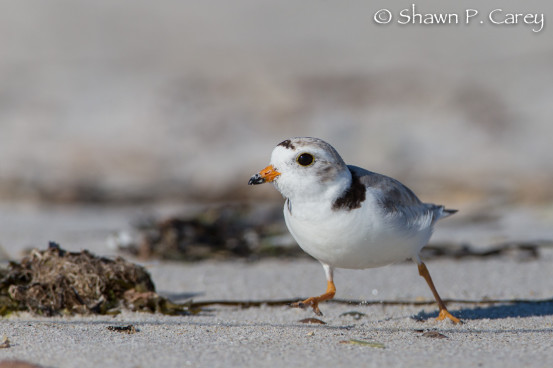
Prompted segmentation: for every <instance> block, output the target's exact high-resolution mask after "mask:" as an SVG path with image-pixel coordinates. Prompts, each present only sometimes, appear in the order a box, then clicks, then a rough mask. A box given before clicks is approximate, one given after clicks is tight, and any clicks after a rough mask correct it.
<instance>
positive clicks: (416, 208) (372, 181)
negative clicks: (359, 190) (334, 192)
mask: <svg viewBox="0 0 553 368" xmlns="http://www.w3.org/2000/svg"><path fill="white" fill-rule="evenodd" d="M348 168H349V170H350V171H351V173H352V175H354V176H357V177H358V178H359V181H360V182H361V184H363V185H364V186H365V187H366V188H367V189H371V190H373V193H374V194H375V196H376V199H377V201H378V203H379V204H380V206H381V208H382V210H383V211H384V212H385V213H386V214H387V215H390V216H394V217H399V218H401V219H402V220H403V221H406V222H408V223H416V222H419V221H420V220H421V218H423V217H427V216H432V219H431V222H432V223H434V222H436V221H437V220H439V219H440V218H443V217H446V216H449V215H452V214H454V213H455V212H457V210H446V209H445V208H444V206H441V205H436V204H432V203H423V202H421V200H420V199H419V198H418V197H417V196H416V195H415V193H413V191H412V190H411V189H409V188H407V187H406V186H405V185H403V184H402V183H400V182H399V181H397V180H396V179H393V178H390V177H389V176H386V175H382V174H378V173H375V172H372V171H368V170H365V169H362V168H360V167H357V166H352V165H348Z"/></svg>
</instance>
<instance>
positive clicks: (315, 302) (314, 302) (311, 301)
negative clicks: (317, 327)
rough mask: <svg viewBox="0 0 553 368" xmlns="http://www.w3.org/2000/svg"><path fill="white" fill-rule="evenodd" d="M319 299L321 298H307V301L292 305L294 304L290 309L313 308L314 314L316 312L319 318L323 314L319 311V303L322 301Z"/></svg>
mask: <svg viewBox="0 0 553 368" xmlns="http://www.w3.org/2000/svg"><path fill="white" fill-rule="evenodd" d="M319 298H320V297H316V296H312V297H311V298H307V299H305V300H303V301H301V302H296V303H292V304H290V307H292V308H302V309H305V308H307V307H309V306H311V308H313V312H315V314H316V315H317V316H322V315H323V313H322V312H321V310H320V309H319V301H320V299H319ZM325 300H326V299H325Z"/></svg>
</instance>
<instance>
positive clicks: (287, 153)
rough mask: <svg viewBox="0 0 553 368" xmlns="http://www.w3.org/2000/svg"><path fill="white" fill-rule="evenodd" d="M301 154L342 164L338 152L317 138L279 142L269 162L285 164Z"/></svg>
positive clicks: (299, 138)
mask: <svg viewBox="0 0 553 368" xmlns="http://www.w3.org/2000/svg"><path fill="white" fill-rule="evenodd" d="M303 152H308V153H311V154H313V155H314V156H315V157H316V158H318V159H322V160H325V161H329V162H336V163H341V164H343V163H344V161H343V160H342V158H341V157H340V155H339V154H338V152H337V151H336V150H335V149H334V147H332V146H331V145H330V144H328V143H327V142H325V141H323V140H322V139H318V138H311V137H297V138H291V139H287V140H285V141H282V142H280V143H279V144H278V145H277V146H276V147H275V149H274V150H273V153H272V155H271V162H272V163H277V162H285V161H289V160H290V159H292V158H293V159H295V157H296V156H297V155H298V154H300V153H303Z"/></svg>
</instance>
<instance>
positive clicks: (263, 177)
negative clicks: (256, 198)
mask: <svg viewBox="0 0 553 368" xmlns="http://www.w3.org/2000/svg"><path fill="white" fill-rule="evenodd" d="M279 175H280V173H279V172H278V171H276V170H275V168H274V167H273V165H269V166H267V167H266V168H264V169H263V170H261V171H260V172H259V173H257V174H255V175H254V176H252V177H251V178H250V181H248V185H256V184H263V183H265V182H268V183H270V182H272V181H273V180H275V178H276V177H277V176H279Z"/></svg>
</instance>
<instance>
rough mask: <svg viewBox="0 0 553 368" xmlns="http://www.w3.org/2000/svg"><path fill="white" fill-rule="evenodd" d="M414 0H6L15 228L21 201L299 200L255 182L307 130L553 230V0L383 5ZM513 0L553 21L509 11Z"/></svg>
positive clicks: (473, 212)
mask: <svg viewBox="0 0 553 368" xmlns="http://www.w3.org/2000/svg"><path fill="white" fill-rule="evenodd" d="M412 5H413V2H412V1H393V2H390V1H368V0H350V1H347V2H339V1H327V0H304V1H300V2H298V1H291V0H279V1H259V0H233V1H223V0H219V1H215V0H214V1H182V0H181V1H176V0H174V1H173V0H158V1H155V2H153V1H142V0H121V1H111V0H96V1H76V0H67V1H59V0H51V1H48V2H45V1H39V0H36V1H4V0H2V1H0V45H1V47H0V199H1V201H2V202H3V206H4V207H3V208H4V209H5V208H9V210H4V212H3V215H2V219H3V225H2V227H3V234H4V235H5V234H6V233H9V231H10V229H9V227H10V226H12V227H13V226H15V225H14V224H15V223H14V222H13V221H15V220H13V217H12V215H13V212H11V211H12V210H13V208H14V207H6V203H11V204H13V203H19V202H24V203H27V204H29V203H32V204H37V203H38V204H41V205H43V204H60V203H61V204H76V205H80V204H96V205H97V204H100V205H127V204H136V203H155V202H170V203H178V204H182V205H183V206H186V205H187V204H190V203H214V202H235V201H247V202H254V201H257V202H262V201H267V202H280V201H281V199H280V198H279V194H278V193H277V192H276V191H275V190H274V189H273V188H271V186H269V185H267V186H258V187H254V188H252V187H248V186H247V185H246V183H247V181H248V179H249V177H250V176H251V175H252V174H253V173H255V172H257V171H258V170H260V169H261V168H263V167H265V166H266V165H267V164H268V162H269V158H270V153H271V151H272V149H273V147H274V146H275V145H276V144H277V143H278V142H280V141H282V140H284V139H286V138H288V137H292V136H304V135H307V136H316V137H320V138H323V139H325V140H327V141H328V142H330V143H331V144H332V145H334V147H335V148H336V149H337V150H338V151H339V152H340V153H341V155H342V157H343V158H344V160H345V161H346V162H347V163H350V164H355V165H359V166H363V167H365V168H368V169H370V170H373V171H377V172H381V173H384V174H387V175H390V176H393V177H396V178H398V179H400V180H401V181H403V182H404V183H405V184H407V185H408V186H409V187H411V188H412V189H413V190H414V191H415V192H416V193H417V194H418V195H419V196H420V197H421V199H423V200H425V201H434V202H438V203H444V204H447V205H448V206H449V207H454V208H459V209H461V210H462V211H461V212H460V215H459V216H458V218H459V219H458V220H455V221H461V222H463V221H465V222H467V221H468V222H470V221H472V222H474V221H477V220H478V221H480V220H484V219H486V220H487V221H491V219H497V217H501V218H503V219H505V218H506V220H504V221H505V222H504V224H503V227H502V229H503V231H504V232H507V233H508V232H509V231H514V230H513V228H514V227H513V226H514V225H516V226H518V228H522V229H523V230H524V231H526V233H525V234H526V235H527V236H530V237H537V238H547V237H550V236H551V238H553V230H551V228H552V227H553V226H552V224H553V185H551V183H552V180H553V164H552V163H551V161H552V158H553V148H552V143H551V141H552V137H553V124H552V117H553V104H552V101H553V42H551V40H552V37H551V27H550V26H549V25H548V24H547V21H548V15H553V3H551V2H545V1H525V2H520V1H498V0H494V1H486V2H484V3H482V2H480V1H465V2H462V3H460V2H453V1H448V2H444V1H440V0H420V1H417V2H416V3H415V5H416V10H417V11H418V12H420V13H423V14H424V13H445V12H448V13H459V14H461V18H460V22H461V23H462V22H463V18H462V15H463V14H464V12H465V10H466V9H469V8H472V9H477V10H478V11H479V12H480V14H479V17H480V18H478V20H482V21H483V23H482V24H480V23H479V22H478V21H475V22H474V23H471V24H469V25H466V24H449V25H428V24H427V25H420V24H406V25H400V24H397V22H396V19H394V20H393V21H392V22H391V23H390V24H387V25H382V24H377V23H376V22H375V21H374V19H373V17H374V15H375V13H376V12H377V11H378V10H379V9H382V8H386V9H389V10H390V12H391V13H392V14H394V16H396V17H397V15H398V14H399V12H400V11H401V10H402V9H411V7H412ZM498 8H500V9H503V12H501V13H500V14H503V15H504V14H506V13H524V14H526V13H538V14H542V13H543V14H544V17H545V25H544V26H543V29H541V31H540V32H533V29H536V28H540V27H539V26H537V25H528V24H524V23H523V22H522V18H521V19H520V20H519V21H520V23H519V24H515V25H504V24H503V25H494V24H491V23H490V22H489V21H488V19H487V14H488V13H489V12H490V11H491V10H493V9H498ZM499 17H500V16H498V18H499ZM463 213H464V214H465V215H464V216H469V215H470V216H472V217H470V218H468V217H463ZM515 214H516V215H515ZM13 216H15V215H13ZM25 216H26V217H25ZM25 216H24V217H21V220H20V221H19V222H17V223H18V224H24V223H25V221H26V220H25V219H29V218H30V217H29V213H26V214H25ZM494 216H495V217H494ZM509 216H514V217H509ZM463 219H464V220H463ZM475 219H476V220H475ZM10 221H12V222H10ZM35 221H36V223H42V221H41V220H40V219H38V218H37V219H35ZM452 221H454V220H452ZM27 224H29V222H27ZM496 229H498V228H497V227H496ZM521 231H522V230H521ZM465 232H466V228H465ZM465 236H466V235H465Z"/></svg>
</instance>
